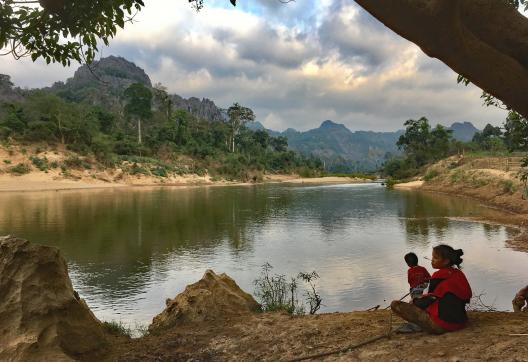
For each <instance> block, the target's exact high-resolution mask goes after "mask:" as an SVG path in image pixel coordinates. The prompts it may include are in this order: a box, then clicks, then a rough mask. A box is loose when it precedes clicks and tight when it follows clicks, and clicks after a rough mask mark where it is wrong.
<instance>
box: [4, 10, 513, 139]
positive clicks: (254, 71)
mask: <svg viewBox="0 0 528 362" xmlns="http://www.w3.org/2000/svg"><path fill="white" fill-rule="evenodd" d="M137 20H138V21H137V22H136V23H135V24H131V25H130V24H129V25H128V26H127V27H126V28H125V30H123V31H121V32H119V33H118V36H117V37H116V38H115V39H114V40H113V42H112V43H111V46H110V48H106V49H104V50H103V55H110V54H114V55H120V56H123V57H125V58H127V59H129V60H131V61H134V62H135V63H136V64H138V65H139V66H141V67H142V68H144V69H145V70H146V71H147V73H148V74H149V75H150V76H151V78H152V80H153V82H154V83H155V82H162V83H163V84H164V85H166V86H167V87H168V89H169V90H170V91H171V92H173V93H177V94H180V95H182V96H185V97H190V96H197V97H208V98H211V99H213V100H214V101H215V102H216V103H217V104H218V105H219V106H221V107H228V106H229V105H230V104H231V103H233V102H235V101H237V102H240V103H242V104H244V105H246V106H248V107H251V108H253V109H254V111H255V113H256V115H257V118H258V119H259V120H260V121H261V122H262V123H263V124H264V125H266V126H268V127H271V128H274V129H286V128H288V127H294V128H297V129H301V130H305V129H309V128H313V127H317V126H318V125H319V124H320V123H321V122H322V121H323V120H326V119H333V120H335V121H337V122H340V123H344V124H345V125H347V126H348V127H349V128H351V129H354V130H358V129H374V130H394V129H398V128H401V127H402V124H403V122H404V121H405V120H407V119H409V118H416V117H420V116H424V115H425V116H427V117H428V118H429V119H431V120H432V121H433V123H435V122H441V123H445V124H450V123H451V122H454V121H472V122H474V123H475V124H476V125H477V126H479V127H483V126H484V125H485V124H486V123H488V122H490V123H493V124H500V123H501V122H502V120H503V119H504V118H505V113H504V112H503V111H500V110H497V109H493V108H484V107H482V106H481V100H480V98H479V97H480V90H479V89H477V88H476V87H472V86H470V87H464V86H461V85H458V84H456V74H455V73H454V72H452V71H451V70H450V69H449V68H448V67H447V66H445V65H444V64H443V63H441V62H440V61H438V60H436V59H432V58H429V57H427V56H426V55H425V54H423V53H422V51H421V50H420V49H419V48H418V47H417V46H415V45H414V44H412V43H410V42H408V41H407V40H404V39H403V38H400V37H399V36H397V35H396V34H394V33H393V32H392V31H390V30H389V29H387V28H385V27H384V26H383V25H382V24H381V23H379V22H378V21H377V20H376V19H374V18H372V17H371V16H370V15H369V14H368V13H366V12H365V11H363V10H362V9H361V8H360V7H359V6H358V5H356V3H355V2H353V1H352V0H307V1H296V2H292V3H289V4H281V3H279V2H278V1H272V0H256V1H252V2H240V4H239V6H237V8H233V7H231V6H230V5H229V4H228V2H226V1H223V0H212V1H209V2H207V6H206V8H205V9H204V10H202V11H200V12H199V13H196V12H195V11H194V10H193V9H191V8H190V6H189V5H188V4H187V2H185V1H182V2H179V1H171V0H158V1H156V2H152V3H149V4H147V6H146V8H145V9H144V10H143V12H141V13H140V14H139V16H138V17H137ZM0 67H1V69H2V70H1V72H2V73H8V74H11V75H12V76H13V80H14V82H15V83H17V84H21V85H23V86H43V85H48V84H51V83H52V82H53V81H56V80H64V79H65V78H66V77H68V76H71V74H72V73H73V70H74V69H73V68H72V69H68V68H66V69H64V68H62V67H61V66H58V65H54V66H46V65H45V64H43V63H42V62H38V63H35V64H33V63H31V62H30V61H27V60H25V61H14V60H11V59H8V58H5V57H4V58H0Z"/></svg>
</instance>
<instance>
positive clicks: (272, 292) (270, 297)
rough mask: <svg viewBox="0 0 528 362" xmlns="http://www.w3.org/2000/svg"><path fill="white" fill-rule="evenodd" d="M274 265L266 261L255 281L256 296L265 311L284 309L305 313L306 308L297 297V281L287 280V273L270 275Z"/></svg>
mask: <svg viewBox="0 0 528 362" xmlns="http://www.w3.org/2000/svg"><path fill="white" fill-rule="evenodd" d="M272 269H273V267H272V266H271V265H270V264H269V263H266V264H264V265H263V266H262V272H261V275H260V277H259V278H257V279H256V280H255V281H254V283H255V288H256V289H255V296H256V297H257V299H258V300H259V301H260V305H261V307H262V311H263V312H277V311H283V312H286V313H288V314H304V308H303V307H302V305H301V304H300V303H299V299H298V297H297V281H296V279H295V278H291V281H290V282H288V281H286V276H285V275H277V274H275V275H270V272H271V270H272Z"/></svg>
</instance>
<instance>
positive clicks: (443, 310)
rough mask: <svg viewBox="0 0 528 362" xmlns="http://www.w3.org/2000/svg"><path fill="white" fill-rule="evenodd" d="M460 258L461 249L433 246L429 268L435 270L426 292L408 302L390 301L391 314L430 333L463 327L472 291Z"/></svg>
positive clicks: (439, 332) (462, 253)
mask: <svg viewBox="0 0 528 362" xmlns="http://www.w3.org/2000/svg"><path fill="white" fill-rule="evenodd" d="M462 255H464V252H463V251H462V250H461V249H458V250H455V249H453V248H452V247H450V246H449V245H438V246H436V247H434V248H433V257H432V260H431V265H432V267H433V268H434V269H438V271H436V272H435V273H434V274H433V275H432V277H431V280H430V281H429V293H427V294H425V295H424V296H423V297H421V298H417V299H414V300H413V301H412V302H411V303H406V302H399V301H394V302H392V303H391V309H392V310H393V311H394V313H396V314H397V315H399V316H400V317H402V318H403V319H405V320H406V321H408V322H411V323H414V324H417V325H418V326H420V327H421V328H422V329H423V330H425V331H426V332H429V333H434V334H441V333H444V332H450V331H456V330H459V329H462V328H464V327H465V326H466V323H467V314H466V304H467V303H469V301H470V299H471V296H472V292H471V287H470V286H469V283H468V281H467V279H466V276H465V275H464V273H463V272H462V271H461V270H460V264H462V259H461V257H462ZM455 266H456V267H455Z"/></svg>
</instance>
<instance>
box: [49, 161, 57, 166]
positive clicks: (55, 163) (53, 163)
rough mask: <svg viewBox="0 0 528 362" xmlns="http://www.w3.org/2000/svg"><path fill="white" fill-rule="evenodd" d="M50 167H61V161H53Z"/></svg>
mask: <svg viewBox="0 0 528 362" xmlns="http://www.w3.org/2000/svg"><path fill="white" fill-rule="evenodd" d="M49 167H50V168H57V167H59V163H58V162H57V161H51V162H50V164H49Z"/></svg>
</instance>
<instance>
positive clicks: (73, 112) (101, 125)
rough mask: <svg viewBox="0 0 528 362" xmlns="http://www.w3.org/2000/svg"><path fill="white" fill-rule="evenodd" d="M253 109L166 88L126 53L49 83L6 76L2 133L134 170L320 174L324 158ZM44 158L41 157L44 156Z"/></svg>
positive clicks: (244, 175)
mask: <svg viewBox="0 0 528 362" xmlns="http://www.w3.org/2000/svg"><path fill="white" fill-rule="evenodd" d="M254 119H255V116H254V114H253V111H252V110H251V109H249V108H246V107H244V106H242V105H239V104H238V103H236V100H233V105H232V106H231V107H229V108H228V109H227V110H221V109H219V108H218V107H216V105H215V104H214V103H213V102H212V101H210V100H208V99H202V100H199V99H197V98H190V99H184V98H182V97H180V96H177V95H171V94H168V92H167V90H166V88H165V87H163V86H162V85H161V84H157V85H154V86H152V84H151V81H150V79H149V77H148V76H147V75H146V74H145V72H144V71H143V70H142V69H140V68H138V67H137V66H135V65H134V64H133V63H130V62H128V61H126V60H125V59H123V58H117V57H109V58H104V59H102V60H101V61H99V62H96V63H94V64H93V65H92V66H91V67H90V68H88V67H87V66H82V67H81V68H79V69H78V70H77V71H76V73H75V75H74V77H73V78H71V79H68V80H67V81H66V82H64V83H63V82H58V83H55V84H54V85H53V86H52V87H49V88H45V89H34V90H22V89H19V88H14V87H13V84H12V83H11V82H10V79H9V76H7V75H2V76H1V78H0V140H1V141H2V142H3V143H4V144H6V145H9V144H30V143H31V144H35V143H38V144H42V145H43V147H48V146H50V147H57V146H62V147H64V148H66V149H68V150H70V151H73V152H76V153H77V154H79V155H80V156H81V157H88V158H93V159H94V161H96V162H98V163H100V164H101V165H104V166H105V167H117V166H121V165H122V163H123V162H128V163H131V165H132V166H130V170H129V171H130V172H131V173H144V174H154V175H157V176H160V177H164V176H165V175H167V174H169V173H178V174H182V173H196V174H205V173H208V174H210V175H214V176H218V177H225V178H229V179H237V180H248V179H249V178H252V179H256V178H258V177H257V176H254V175H258V174H259V173H263V172H270V173H301V174H303V175H312V174H318V173H319V172H320V171H321V169H322V163H321V162H320V161H319V160H318V159H316V158H314V157H304V156H301V155H299V154H298V153H295V152H293V151H291V150H288V144H287V140H286V139H285V138H283V137H278V138H275V137H270V136H269V135H268V133H267V132H264V131H252V130H249V129H247V128H246V127H245V124H246V123H247V122H249V121H253V120H254ZM46 162H47V161H46V160H41V161H40V163H46Z"/></svg>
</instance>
